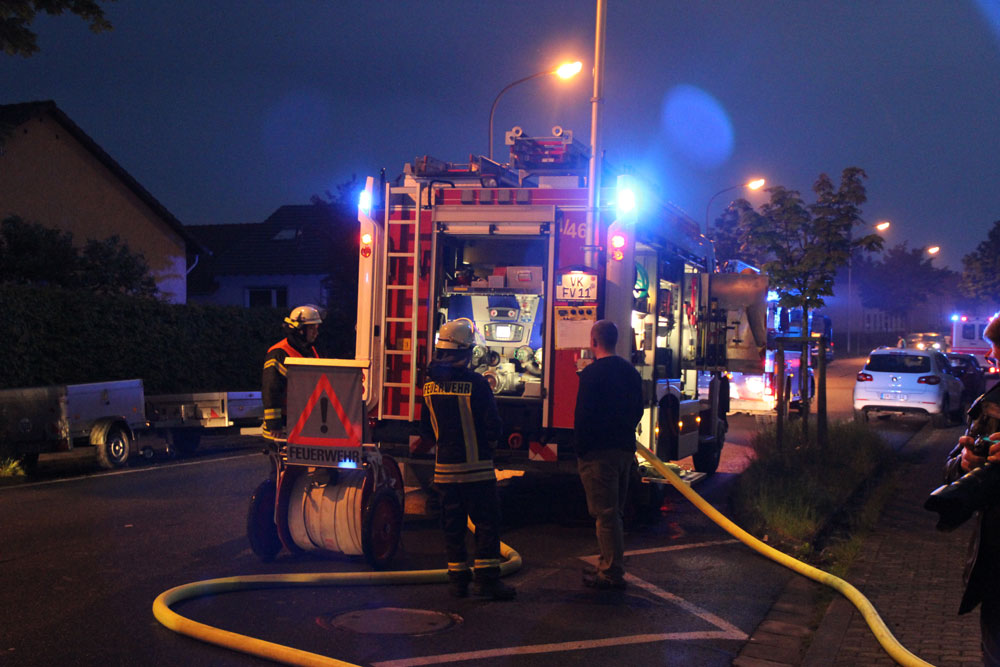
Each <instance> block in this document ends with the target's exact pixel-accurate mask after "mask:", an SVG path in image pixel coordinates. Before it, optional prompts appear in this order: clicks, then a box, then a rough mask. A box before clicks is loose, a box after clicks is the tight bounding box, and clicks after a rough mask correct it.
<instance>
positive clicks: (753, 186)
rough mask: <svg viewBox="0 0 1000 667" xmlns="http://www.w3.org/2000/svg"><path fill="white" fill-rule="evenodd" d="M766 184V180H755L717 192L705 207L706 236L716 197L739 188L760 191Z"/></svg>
mask: <svg viewBox="0 0 1000 667" xmlns="http://www.w3.org/2000/svg"><path fill="white" fill-rule="evenodd" d="M765 183H767V180H765V179H763V178H755V179H754V180H752V181H748V182H746V183H738V184H736V185H731V186H729V187H728V188H722V189H721V190H719V191H718V192H716V193H715V194H714V195H712V196H711V197H709V199H708V205H707V206H705V234H706V235H707V234H708V214H709V211H711V209H712V202H713V201H715V198H716V197H718V196H719V195H721V194H724V193H726V192H729V191H730V190H735V189H737V188H746V189H747V190H760V189H761V188H762V187H764V184H765Z"/></svg>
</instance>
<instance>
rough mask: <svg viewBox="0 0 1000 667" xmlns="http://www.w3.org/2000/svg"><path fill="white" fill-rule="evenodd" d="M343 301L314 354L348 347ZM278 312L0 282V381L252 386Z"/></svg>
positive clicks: (276, 331) (349, 326)
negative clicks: (1, 349)
mask: <svg viewBox="0 0 1000 667" xmlns="http://www.w3.org/2000/svg"><path fill="white" fill-rule="evenodd" d="M346 305H347V304H343V305H342V306H341V307H340V308H339V310H337V311H335V312H331V313H330V314H329V315H328V316H327V320H326V321H325V322H324V324H323V326H322V327H320V338H319V340H317V342H316V347H317V349H318V350H319V352H320V354H321V355H323V356H327V357H339V358H350V357H353V355H354V324H355V319H354V315H353V312H352V309H350V308H347V307H346ZM345 311H346V312H345ZM287 314H288V313H287V312H285V311H284V310H278V309H272V308H253V309H247V308H240V307H236V306H211V305H176V304H169V303H164V302H161V301H157V300H154V299H147V298H137V297H129V296H101V295H96V294H92V293H89V292H84V291H80V290H67V289H62V288H57V287H37V286H15V285H5V286H0V340H2V341H3V342H4V347H5V348H6V349H5V354H4V357H5V359H4V362H3V363H2V364H0V389H8V388H14V387H33V386H43V385H52V384H76V383H84V382H102V381H111V380H127V379H133V378H141V379H142V380H143V382H144V387H145V390H146V392H147V393H150V394H158V393H175V392H193V391H257V390H259V389H260V375H261V366H262V364H263V360H264V355H265V353H266V352H267V349H268V348H269V347H270V346H271V345H273V344H274V343H275V342H277V341H278V340H280V339H281V338H282V337H283V333H282V331H281V321H282V319H283V318H284V317H285V315H287ZM345 320H348V321H346V322H345Z"/></svg>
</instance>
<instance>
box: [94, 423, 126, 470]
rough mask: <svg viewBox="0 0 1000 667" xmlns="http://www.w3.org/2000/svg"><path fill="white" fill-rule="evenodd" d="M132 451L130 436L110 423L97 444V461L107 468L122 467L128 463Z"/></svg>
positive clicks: (119, 427)
mask: <svg viewBox="0 0 1000 667" xmlns="http://www.w3.org/2000/svg"><path fill="white" fill-rule="evenodd" d="M131 451H132V436H130V435H129V433H128V431H126V430H125V429H124V428H122V427H121V426H118V425H112V426H110V427H109V428H108V431H107V433H105V434H104V440H103V441H102V442H99V443H98V444H97V462H98V463H99V464H100V465H101V467H102V468H107V469H108V470H111V469H114V468H123V467H125V465H127V464H128V456H129V453H130V452H131Z"/></svg>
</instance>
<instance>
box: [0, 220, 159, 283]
mask: <svg viewBox="0 0 1000 667" xmlns="http://www.w3.org/2000/svg"><path fill="white" fill-rule="evenodd" d="M0 284H16V285H55V286H58V287H65V288H69V289H80V288H83V289H86V290H88V291H91V292H95V293H98V294H129V295H133V296H143V297H153V296H156V294H157V291H158V290H157V287H156V281H155V280H154V279H153V276H152V275H151V273H150V270H149V265H148V264H146V259H145V257H143V256H142V254H141V253H135V252H132V250H130V249H129V247H128V244H126V243H125V242H124V241H122V240H121V239H120V238H119V237H118V236H117V235H115V236H112V237H110V238H107V239H105V240H103V241H97V240H94V239H91V240H89V241H87V243H86V244H85V245H84V247H83V248H82V249H80V250H78V249H77V248H76V247H75V246H74V245H73V235H72V234H71V233H70V232H65V231H61V230H58V229H49V228H47V227H44V226H42V225H40V224H38V223H37V222H26V221H24V220H22V219H21V218H19V217H17V216H11V217H9V218H6V219H5V220H3V222H0Z"/></svg>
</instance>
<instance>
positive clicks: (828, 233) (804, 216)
mask: <svg viewBox="0 0 1000 667" xmlns="http://www.w3.org/2000/svg"><path fill="white" fill-rule="evenodd" d="M866 177H867V176H866V174H865V172H864V171H863V170H862V169H859V168H858V167H848V168H846V169H844V170H843V172H841V177H840V185H839V186H837V187H836V188H835V187H834V184H833V181H832V180H831V179H830V177H829V176H827V175H826V174H820V175H819V178H817V180H816V182H815V184H813V192H814V193H815V194H816V202H815V203H813V204H809V205H807V204H806V203H805V202H804V201H803V200H802V198H801V197H800V196H799V193H798V192H797V191H795V190H789V189H787V188H785V187H783V186H780V185H779V186H775V187H772V188H768V190H767V192H768V193H770V201H768V202H766V203H764V204H763V205H762V206H761V207H760V211H759V212H758V211H755V210H754V209H753V208H751V207H749V206H747V207H745V208H743V210H742V211H741V213H740V221H739V229H740V245H741V246H742V247H745V248H747V249H748V251H749V252H750V253H751V254H752V255H753V256H756V257H759V258H761V259H763V261H762V262H761V263H760V268H761V270H762V271H763V272H764V273H766V274H767V276H768V278H769V280H770V285H771V287H772V288H773V289H774V290H776V291H777V293H778V299H779V301H778V302H779V304H780V305H781V306H784V307H786V308H795V307H799V308H801V309H802V322H803V323H806V322H808V321H809V311H810V310H813V309H815V308H819V307H821V306H823V305H824V301H823V297H825V296H833V283H834V278H835V277H836V273H837V269H838V268H840V267H842V266H846V265H847V263H848V261H849V258H850V256H851V253H852V252H854V251H855V249H862V250H867V251H874V250H878V249H881V247H882V237H881V236H879V235H878V234H867V235H865V236H863V237H861V238H854V235H853V230H854V227H855V226H858V225H863V224H864V221H863V220H862V219H861V205H862V204H864V203H865V201H866V200H867V193H866V191H865V186H864V182H863V181H864V179H865V178H866ZM803 328H804V331H803V334H804V335H808V330H807V329H805V326H804V327H803ZM808 353H809V351H808V346H807V345H803V350H802V354H803V358H805V355H807V354H808ZM799 381H800V382H801V383H802V384H800V387H801V389H802V392H801V396H802V404H803V412H804V413H806V414H808V411H809V402H808V391H807V386H806V384H805V383H806V381H807V380H806V374H805V373H801V374H800V375H799Z"/></svg>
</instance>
